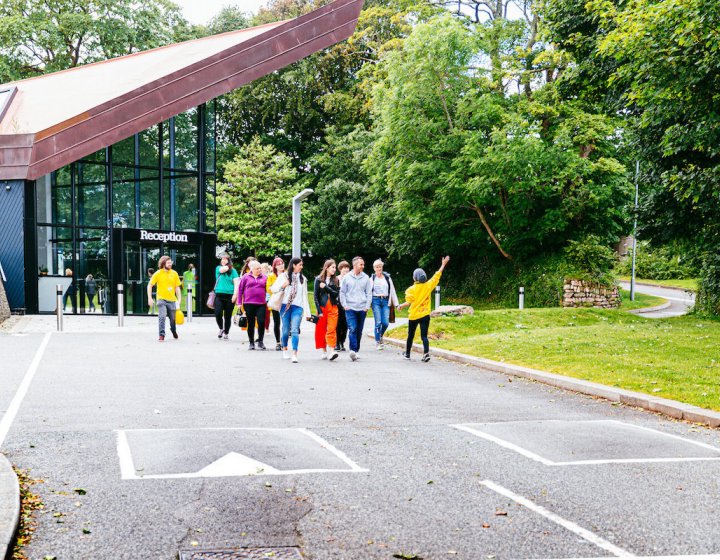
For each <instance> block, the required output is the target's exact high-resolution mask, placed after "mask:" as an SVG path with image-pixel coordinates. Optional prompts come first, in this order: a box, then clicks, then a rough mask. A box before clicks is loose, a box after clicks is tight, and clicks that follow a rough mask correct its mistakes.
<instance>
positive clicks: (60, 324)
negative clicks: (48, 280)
mask: <svg viewBox="0 0 720 560" xmlns="http://www.w3.org/2000/svg"><path fill="white" fill-rule="evenodd" d="M55 294H56V296H55V299H56V300H57V301H56V303H55V305H56V306H57V309H56V313H57V330H58V332H62V330H63V313H64V311H65V309H64V308H63V300H62V296H63V288H62V285H61V284H56V285H55Z"/></svg>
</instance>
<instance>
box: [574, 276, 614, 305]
mask: <svg viewBox="0 0 720 560" xmlns="http://www.w3.org/2000/svg"><path fill="white" fill-rule="evenodd" d="M562 306H563V307H602V308H604V309H616V308H618V307H620V293H619V292H618V287H617V286H603V285H601V284H597V283H595V282H588V281H586V280H569V279H568V280H565V285H564V286H563V299H562Z"/></svg>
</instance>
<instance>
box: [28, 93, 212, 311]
mask: <svg viewBox="0 0 720 560" xmlns="http://www.w3.org/2000/svg"><path fill="white" fill-rule="evenodd" d="M215 129H216V127H215V102H214V101H213V102H211V103H208V104H206V105H201V106H199V107H195V108H193V109H190V110H189V111H187V112H185V113H182V114H180V115H177V116H176V117H173V118H171V119H169V120H168V121H165V122H163V123H160V124H159V125H157V126H153V127H151V128H149V129H147V130H144V131H142V132H140V133H138V134H135V135H134V136H131V137H130V138H126V139H125V140H122V141H120V142H117V143H116V144H113V145H112V146H109V147H107V148H105V149H103V150H100V151H98V152H95V153H94V154H91V155H90V156H88V157H86V158H83V159H81V160H79V161H76V162H74V163H72V164H70V165H67V166H65V167H63V168H61V169H58V170H57V171H54V172H52V173H50V174H49V175H46V176H44V177H42V178H40V179H38V180H37V181H36V183H35V195H36V196H35V208H36V225H37V230H36V231H37V233H36V245H37V266H38V270H37V274H38V311H40V312H52V311H54V310H55V309H56V307H57V304H56V301H55V300H56V285H57V284H61V285H62V287H63V293H64V298H63V300H64V301H63V303H64V304H65V310H66V312H80V313H83V312H86V313H88V312H109V307H108V296H109V294H110V293H111V290H110V285H109V279H110V278H111V266H112V264H111V259H112V256H111V252H112V251H113V250H115V251H123V250H124V249H123V248H120V247H118V248H114V247H112V235H111V234H112V231H113V230H115V229H118V228H135V229H137V228H142V229H152V230H162V231H177V232H181V231H184V232H209V231H214V230H215ZM178 272H179V273H180V274H182V270H178ZM136 273H137V271H136V270H133V274H136Z"/></svg>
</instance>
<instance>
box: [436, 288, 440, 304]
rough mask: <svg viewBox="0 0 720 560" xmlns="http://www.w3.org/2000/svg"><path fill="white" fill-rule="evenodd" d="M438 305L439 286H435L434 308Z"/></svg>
mask: <svg viewBox="0 0 720 560" xmlns="http://www.w3.org/2000/svg"><path fill="white" fill-rule="evenodd" d="M438 307H440V286H437V287H436V288H435V309H437V308H438Z"/></svg>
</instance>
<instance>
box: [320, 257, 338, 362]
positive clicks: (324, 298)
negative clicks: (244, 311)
mask: <svg viewBox="0 0 720 560" xmlns="http://www.w3.org/2000/svg"><path fill="white" fill-rule="evenodd" d="M336 271H337V265H336V264H335V261H334V260H332V259H328V260H326V261H325V264H324V265H323V268H322V272H321V273H320V276H318V277H317V278H315V290H314V296H315V307H316V308H317V313H318V321H317V324H316V325H315V348H317V349H318V350H322V351H323V354H322V359H323V360H327V359H329V360H330V361H331V362H332V361H333V360H335V359H337V357H338V353H337V350H336V349H335V346H336V344H337V324H338V297H339V295H340V284H339V283H338V280H337V278H336V277H335V272H336Z"/></svg>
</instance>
